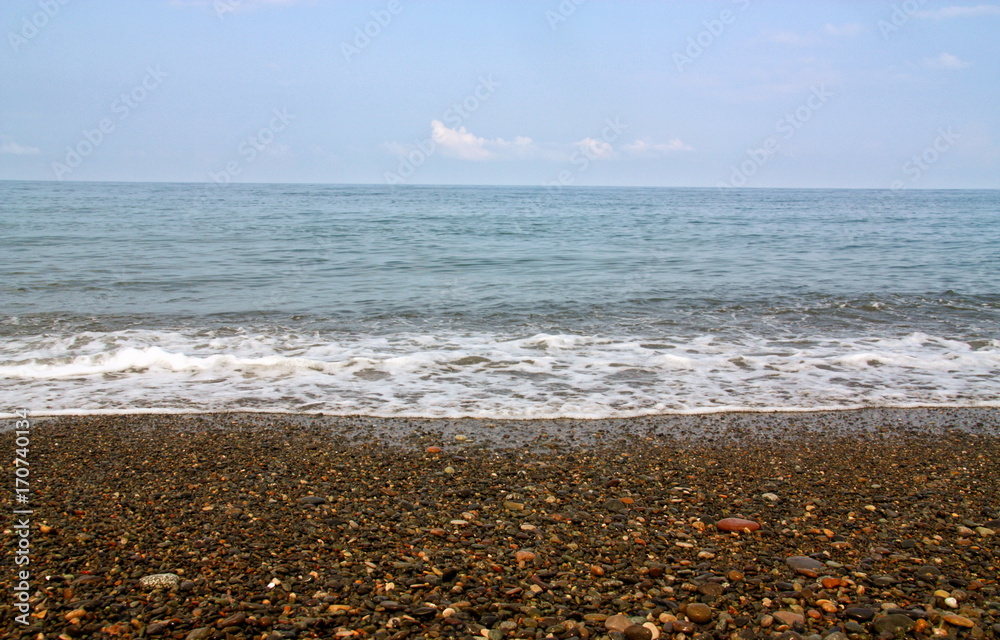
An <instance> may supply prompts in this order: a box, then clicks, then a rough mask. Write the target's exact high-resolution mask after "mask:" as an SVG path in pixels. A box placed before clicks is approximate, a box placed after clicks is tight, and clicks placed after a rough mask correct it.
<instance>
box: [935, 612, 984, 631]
mask: <svg viewBox="0 0 1000 640" xmlns="http://www.w3.org/2000/svg"><path fill="white" fill-rule="evenodd" d="M941 619H942V620H944V621H945V622H947V623H948V624H953V625H955V626H956V627H968V628H970V629H971V628H972V627H974V626H976V623H975V622H973V621H972V620H970V619H969V618H966V617H965V616H959V615H955V614H954V613H946V614H944V615H943V616H941Z"/></svg>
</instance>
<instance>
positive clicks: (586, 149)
mask: <svg viewBox="0 0 1000 640" xmlns="http://www.w3.org/2000/svg"><path fill="white" fill-rule="evenodd" d="M573 144H574V146H576V147H577V148H578V149H579V150H580V151H582V152H583V153H584V154H585V155H586V156H587V157H588V158H595V159H598V160H607V159H608V158H614V157H616V156H617V155H618V154H617V153H616V152H615V148H614V147H612V146H611V145H610V144H609V143H607V142H605V141H604V140H598V139H597V138H584V139H583V140H577V141H576V142H574V143H573Z"/></svg>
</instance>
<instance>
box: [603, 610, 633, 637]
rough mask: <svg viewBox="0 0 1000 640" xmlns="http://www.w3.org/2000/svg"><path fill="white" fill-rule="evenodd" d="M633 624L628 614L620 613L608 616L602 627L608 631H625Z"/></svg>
mask: <svg viewBox="0 0 1000 640" xmlns="http://www.w3.org/2000/svg"><path fill="white" fill-rule="evenodd" d="M631 626H633V625H632V621H631V620H630V619H629V618H628V616H623V615H621V614H618V615H613V616H609V617H608V618H607V619H606V620H605V621H604V628H605V629H607V630H608V631H619V632H621V633H625V630H626V629H628V628H629V627H631Z"/></svg>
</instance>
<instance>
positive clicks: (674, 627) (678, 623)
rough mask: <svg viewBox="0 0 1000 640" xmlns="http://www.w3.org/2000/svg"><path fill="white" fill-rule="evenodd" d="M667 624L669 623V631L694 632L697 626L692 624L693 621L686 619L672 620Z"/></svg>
mask: <svg viewBox="0 0 1000 640" xmlns="http://www.w3.org/2000/svg"><path fill="white" fill-rule="evenodd" d="M667 624H669V625H670V631H672V632H674V633H694V632H695V630H696V629H697V628H698V627H696V626H694V623H693V622H688V621H687V620H675V621H674V622H668V623H667ZM664 626H666V625H664Z"/></svg>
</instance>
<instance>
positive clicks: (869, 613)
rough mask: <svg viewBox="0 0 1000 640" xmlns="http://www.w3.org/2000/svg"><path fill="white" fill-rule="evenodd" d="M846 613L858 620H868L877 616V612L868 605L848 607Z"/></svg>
mask: <svg viewBox="0 0 1000 640" xmlns="http://www.w3.org/2000/svg"><path fill="white" fill-rule="evenodd" d="M844 615H845V616H847V617H848V618H851V619H852V620H857V621H858V622H867V621H869V620H871V619H872V618H874V617H875V612H874V611H873V610H871V609H869V608H867V607H848V608H847V609H844Z"/></svg>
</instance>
